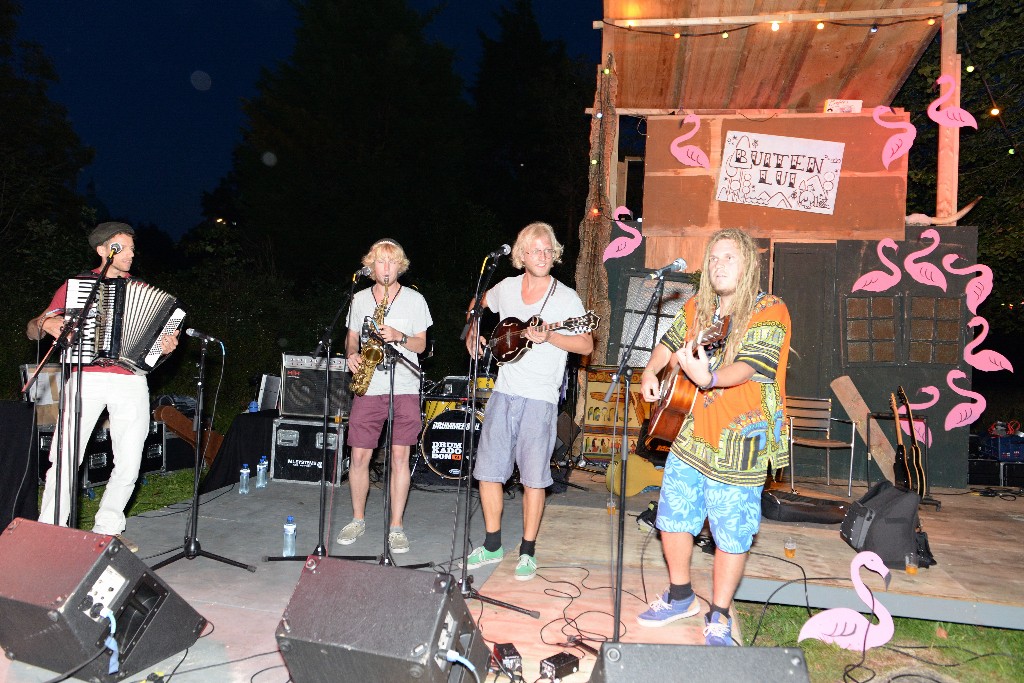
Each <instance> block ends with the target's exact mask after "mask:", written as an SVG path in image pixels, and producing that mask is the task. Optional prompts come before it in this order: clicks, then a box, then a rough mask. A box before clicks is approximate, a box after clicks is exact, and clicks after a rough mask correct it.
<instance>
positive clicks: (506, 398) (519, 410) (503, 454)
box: [473, 392, 558, 489]
mask: <svg viewBox="0 0 1024 683" xmlns="http://www.w3.org/2000/svg"><path fill="white" fill-rule="evenodd" d="M557 427H558V406H556V405H555V404H554V403H548V402H547V401H538V400H536V399H529V398H523V397H522V396H512V395H509V394H501V393H498V392H494V393H493V394H491V398H490V399H489V400H488V401H487V408H486V410H485V411H484V426H483V428H482V429H481V430H480V444H479V446H478V447H477V457H476V465H475V466H474V467H473V476H474V477H476V479H477V480H479V481H491V482H498V483H505V482H506V481H508V480H509V478H510V477H511V476H512V471H513V467H514V466H515V465H518V466H519V481H520V482H522V484H523V486H529V487H530V488H534V489H543V488H547V487H548V486H551V484H552V480H551V454H552V452H553V451H554V449H555V437H556V434H557Z"/></svg>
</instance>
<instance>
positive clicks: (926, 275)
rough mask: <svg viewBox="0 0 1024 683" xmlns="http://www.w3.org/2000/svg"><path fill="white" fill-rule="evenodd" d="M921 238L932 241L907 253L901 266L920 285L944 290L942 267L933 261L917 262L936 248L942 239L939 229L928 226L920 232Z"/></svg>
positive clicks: (944, 279) (944, 276) (944, 282)
mask: <svg viewBox="0 0 1024 683" xmlns="http://www.w3.org/2000/svg"><path fill="white" fill-rule="evenodd" d="M921 239H929V240H931V241H932V243H931V244H929V245H928V246H927V247H925V248H924V249H918V250H917V251H915V252H913V253H911V254H908V255H907V258H905V259H903V268H904V270H906V271H907V274H908V275H910V277H912V278H914V279H915V280H917V281H918V282H920V283H921V284H922V285H928V286H930V287H938V288H939V289H941V290H942V291H943V292H945V291H946V274H945V273H943V272H942V269H941V268H939V267H938V266H937V265H935V264H934V263H928V262H927V261H921V262H918V259H921V258H924V257H925V256H927V255H928V254H930V253H932V252H933V251H935V250H936V249H937V248H938V246H939V242H940V241H941V239H942V238H941V237H939V231H938V230H936V229H934V228H928V229H927V230H925V231H923V232H922V233H921Z"/></svg>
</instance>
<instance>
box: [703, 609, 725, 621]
mask: <svg viewBox="0 0 1024 683" xmlns="http://www.w3.org/2000/svg"><path fill="white" fill-rule="evenodd" d="M715 612H718V613H719V614H721V615H722V616H723V617H725V619H726V621H728V620H729V608H728V607H719V606H718V605H711V609H709V610H708V618H709V619H710V618H711V615H712V614H714V613H715Z"/></svg>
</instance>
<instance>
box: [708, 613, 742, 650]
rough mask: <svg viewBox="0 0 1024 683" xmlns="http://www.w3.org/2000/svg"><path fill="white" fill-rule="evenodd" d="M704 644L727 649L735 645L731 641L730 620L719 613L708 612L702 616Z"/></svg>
mask: <svg viewBox="0 0 1024 683" xmlns="http://www.w3.org/2000/svg"><path fill="white" fill-rule="evenodd" d="M704 644H705V645H710V646H711V647H728V646H730V645H735V644H736V642H735V641H734V640H733V639H732V619H729V618H728V617H725V616H723V615H722V614H721V613H719V612H708V613H707V614H706V615H704Z"/></svg>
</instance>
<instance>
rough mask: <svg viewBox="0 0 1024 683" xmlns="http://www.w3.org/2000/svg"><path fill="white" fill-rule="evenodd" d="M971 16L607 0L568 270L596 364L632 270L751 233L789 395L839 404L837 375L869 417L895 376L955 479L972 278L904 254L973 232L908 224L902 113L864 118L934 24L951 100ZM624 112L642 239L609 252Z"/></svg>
mask: <svg viewBox="0 0 1024 683" xmlns="http://www.w3.org/2000/svg"><path fill="white" fill-rule="evenodd" d="M964 11H966V6H964V5H958V4H956V3H947V2H938V1H935V0H700V2H697V0H658V1H645V2H640V1H638V0H604V17H603V19H602V20H601V21H596V22H594V28H595V29H596V30H600V31H601V32H602V37H603V41H602V45H603V48H602V64H600V65H599V67H598V71H597V88H596V94H595V99H594V107H593V110H592V111H591V112H590V113H591V114H592V117H593V118H592V127H591V150H592V154H591V164H592V165H591V177H590V194H589V197H588V206H587V209H588V212H587V217H586V218H585V219H584V222H583V224H582V226H581V235H580V237H581V253H580V259H579V262H578V266H577V273H576V281H577V287H578V289H579V291H580V294H581V296H582V297H583V299H584V301H585V303H586V304H587V305H588V307H591V308H595V309H596V310H597V311H598V312H599V313H601V314H603V315H604V316H605V318H606V319H607V320H609V321H611V324H610V325H609V326H607V327H605V328H604V329H603V331H602V333H601V334H600V335H599V336H601V337H603V338H601V339H599V340H598V348H597V350H596V351H595V354H594V357H593V359H594V361H595V362H596V363H608V364H615V363H617V362H618V360H619V358H618V355H617V354H618V353H619V352H620V349H621V347H622V345H623V344H622V343H621V342H623V340H622V339H620V338H619V336H621V335H623V334H625V332H626V331H627V330H628V328H629V325H628V323H626V324H624V323H623V322H622V318H623V315H624V312H623V310H622V309H623V308H625V309H629V307H630V305H631V304H629V302H628V301H627V299H628V297H627V296H626V293H625V290H626V289H627V288H629V287H630V282H631V280H630V278H629V275H628V274H625V275H624V273H625V272H626V271H629V268H630V267H634V268H637V269H640V270H642V269H651V268H657V267H660V266H662V265H664V264H666V263H669V262H671V261H673V260H674V259H676V258H678V257H683V258H684V259H685V260H686V262H687V263H688V264H689V267H688V269H687V270H689V271H695V270H699V269H700V268H701V260H702V256H703V251H704V247H705V245H706V243H707V239H708V237H709V236H710V235H711V234H712V233H713V232H714V231H716V230H718V229H720V228H726V227H741V228H744V229H746V230H748V231H749V232H750V233H751V234H752V235H753V236H754V237H755V238H757V239H758V241H759V244H761V246H762V247H763V250H764V251H763V253H764V265H765V268H764V272H765V278H764V282H763V285H764V287H765V289H766V290H768V291H771V292H773V293H775V294H778V295H779V296H781V297H782V298H783V299H784V300H785V301H786V302H787V304H788V306H789V308H790V313H791V315H792V317H793V321H794V326H793V327H794V329H793V349H794V353H793V355H792V357H791V365H790V367H789V378H788V385H789V386H788V390H789V392H790V393H791V394H793V395H803V396H819V397H824V396H830V395H831V396H833V398H835V399H837V400H838V401H839V403H842V404H844V405H848V406H849V405H852V404H850V401H849V397H848V396H840V395H835V394H833V392H832V384H833V381H834V380H835V379H836V378H838V377H849V378H850V379H851V380H852V384H853V386H855V387H856V389H857V391H858V392H859V394H860V397H861V398H863V400H864V402H865V403H866V405H867V406H868V410H869V411H872V412H873V411H878V412H884V411H886V410H888V407H889V401H888V397H889V393H890V392H892V391H895V390H896V386H897V384H900V385H902V386H903V387H904V388H905V389H906V391H907V393H908V394H909V395H910V399H911V401H912V402H914V401H918V402H919V403H922V404H923V403H927V402H928V401H929V400H930V401H931V403H930V405H928V406H927V409H922V410H921V411H919V412H922V413H923V414H924V415H925V417H926V418H927V420H928V428H929V435H928V438H929V440H930V442H931V443H930V448H928V458H929V474H930V479H931V482H932V483H934V484H935V485H942V486H961V487H962V486H965V485H966V483H967V443H968V427H967V426H955V427H951V428H949V429H947V428H946V427H947V420H946V416H947V414H950V413H951V412H952V411H953V410H954V408H959V407H960V406H961V405H962V404H963V402H964V401H965V398H964V394H965V393H968V392H969V389H970V376H971V367H970V366H969V365H968V364H966V363H965V360H964V356H965V346H966V345H967V344H968V343H969V342H970V341H971V339H972V338H973V331H972V328H971V327H969V326H968V322H969V321H971V319H972V317H973V315H972V313H971V311H969V310H968V307H967V301H966V297H965V284H966V282H967V280H968V278H967V277H964V276H961V275H956V274H953V273H952V272H951V271H942V266H941V265H938V266H937V267H938V269H939V271H940V274H942V275H944V278H945V282H944V283H943V286H942V287H939V286H938V283H937V282H927V281H919V280H918V279H915V277H914V276H912V275H911V274H910V272H909V271H908V270H906V269H905V268H899V265H900V264H902V263H903V262H904V261H905V260H906V259H911V258H913V259H916V260H915V261H911V262H910V265H913V264H914V263H916V262H918V261H920V260H922V259H926V260H927V261H928V262H929V263H933V264H941V262H942V258H943V257H944V256H947V255H950V254H956V255H957V257H958V258H957V260H956V263H957V264H958V265H959V266H961V267H962V266H966V265H970V264H974V263H976V260H977V234H976V231H975V230H974V229H972V228H957V227H953V226H952V221H945V223H946V224H947V225H948V226H949V227H938V228H937V229H936V228H932V227H931V226H928V225H923V226H916V227H915V226H911V225H908V221H907V207H906V193H907V158H908V157H907V156H906V154H902V155H898V156H897V157H896V158H883V155H884V153H885V150H886V149H887V147H888V146H891V145H893V144H894V143H893V140H892V136H893V135H894V134H898V133H899V131H900V130H902V131H904V133H905V132H906V131H907V130H908V127H910V116H909V113H907V112H904V111H902V110H899V109H897V110H895V111H891V110H890V111H887V112H885V113H884V114H883V113H879V114H878V115H877V118H876V117H875V116H873V112H874V109H875V107H878V106H889V105H890V104H891V103H892V99H893V97H894V96H895V95H896V93H897V92H898V91H899V89H900V88H901V86H902V85H903V83H904V81H905V80H906V79H907V77H908V75H909V74H910V73H911V71H912V69H913V68H914V67H915V66H916V65H917V63H918V61H919V60H920V58H921V55H922V54H923V53H924V51H925V49H926V47H927V46H928V45H929V43H930V42H931V41H932V40H933V39H934V38H935V36H936V34H937V33H940V32H941V44H942V50H941V54H942V57H941V61H942V64H941V65H940V66H941V71H942V73H944V74H946V73H948V74H951V75H954V77H955V80H956V83H957V89H956V91H955V92H954V93H953V97H952V99H951V102H952V103H953V104H956V103H958V93H959V73H960V59H959V56H958V55H957V54H956V30H957V17H958V15H959V14H961V13H963V12H964ZM627 117H628V118H627ZM634 119H639V120H641V121H642V122H643V123H644V125H645V127H644V132H645V151H644V154H643V159H642V161H643V176H642V181H643V191H642V202H641V203H642V205H641V206H628V208H629V209H630V210H631V212H632V213H633V214H634V215H635V216H636V217H637V218H638V219H641V217H642V220H638V221H637V222H634V223H629V226H631V227H632V228H634V229H635V230H639V231H640V233H641V234H642V242H641V243H640V244H639V248H635V251H633V252H632V253H631V254H630V256H629V257H627V258H621V259H618V258H615V257H614V255H613V257H612V258H609V259H607V260H606V259H605V258H604V252H605V249H606V248H607V247H608V245H609V243H610V242H611V240H612V239H613V238H615V237H618V236H620V235H622V234H623V233H622V231H621V230H620V228H619V227H618V226H617V222H616V221H615V220H614V217H615V216H616V208H617V207H620V206H623V205H626V204H627V202H626V196H627V190H628V188H627V187H626V184H627V183H626V179H627V177H630V176H629V175H628V174H627V172H626V160H623V159H620V157H619V152H618V150H619V136H620V134H621V133H622V131H623V128H622V126H623V121H626V120H628V121H629V125H630V126H636V125H638V124H637V122H636V121H635V120H634ZM958 135H959V131H958V130H957V129H955V128H942V129H941V131H940V135H939V147H938V149H937V150H936V154H937V155H938V159H939V182H938V187H937V188H936V211H935V215H936V216H951V215H953V214H954V213H955V212H956V208H957V170H956V167H957V161H956V160H957V154H958V140H959V137H958ZM903 144H906V141H905V140H904V143H903ZM701 154H703V155H704V159H702V158H701ZM890 156H891V154H890ZM631 182H632V180H631ZM630 196H631V197H636V196H639V195H637V194H636V193H632V194H630ZM635 203H636V202H635ZM890 241H891V243H892V244H893V245H894V248H893V247H890V246H888V245H889V244H890ZM961 259H962V260H961ZM887 261H888V262H889V263H894V262H895V263H894V265H892V266H891V267H890V266H889V265H887ZM887 269H888V272H890V273H891V274H893V277H894V278H895V280H896V281H895V282H893V283H892V285H891V286H890V287H889V288H887V289H885V290H884V291H865V290H859V291H854V283H855V281H856V280H857V279H858V277H859V276H860V275H862V274H863V273H865V272H867V271H871V270H882V271H886V270H887ZM894 269H895V270H894ZM896 272H898V273H899V277H896V276H895V273H896ZM610 301H611V302H615V303H614V305H613V304H612V303H609V302H610ZM645 361H646V357H643V358H642V359H641V360H640V361H639V362H637V361H635V360H633V361H631V364H632V365H634V366H642V365H643V364H644V362H645ZM956 372H961V373H963V374H964V377H963V378H961V377H960V376H959V375H956V374H955V373H956ZM935 396H937V397H938V398H937V399H935V400H932V398H930V397H935ZM968 403H969V401H968ZM849 410H850V411H851V412H852V413H857V412H858V410H859V409H853V408H849ZM840 412H841V411H840ZM850 417H852V418H853V419H856V420H858V421H860V422H861V423H862V425H863V423H865V421H866V415H863V414H851V415H850ZM975 419H977V416H976V415H975ZM893 425H894V423H893V421H891V420H890V421H889V422H888V426H886V425H885V424H884V421H882V424H880V425H879V424H876V425H875V427H876V431H875V434H876V435H877V434H879V432H882V433H884V432H886V429H887V431H888V434H889V436H888V440H889V441H891V440H892V437H893V436H894V434H893V433H892V432H893ZM865 437H866V432H865V430H864V429H862V430H861V439H860V441H859V443H858V448H857V450H858V454H859V457H858V458H857V461H856V462H855V463H854V470H855V477H859V478H861V479H864V478H865V476H866V475H867V474H869V471H868V468H869V467H876V465H874V464H868V463H867V462H865V460H864V453H865V450H868V451H870V452H872V453H873V454H874V455H876V456H879V455H880V453H881V452H882V451H884V450H885V449H886V448H888V447H887V446H886V444H885V443H883V440H882V439H880V438H878V439H876V437H874V436H873V437H872V443H871V444H870V445H866V443H865ZM876 440H877V443H876ZM879 460H880V461H883V462H884V458H881V457H879ZM796 461H797V463H798V466H797V474H798V475H823V474H824V471H823V470H824V464H823V461H822V460H821V459H819V458H808V457H800V454H799V453H798V454H797V457H796ZM846 466H847V463H845V462H842V458H838V459H837V458H834V459H833V467H834V468H835V469H836V471H835V472H833V473H832V474H833V477H840V476H841V477H843V478H845V468H846ZM882 469H883V472H884V473H886V474H887V475H888V476H891V471H890V472H885V470H884V467H883V468H882ZM870 474H871V475H872V476H873V477H876V478H877V476H878V473H877V472H870Z"/></svg>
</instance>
